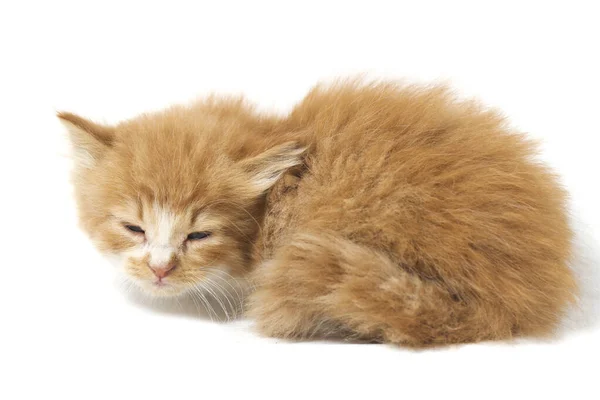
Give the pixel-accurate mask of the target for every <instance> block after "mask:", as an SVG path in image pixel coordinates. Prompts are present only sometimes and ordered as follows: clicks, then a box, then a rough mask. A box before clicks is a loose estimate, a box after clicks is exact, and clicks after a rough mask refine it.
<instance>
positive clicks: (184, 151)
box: [59, 112, 302, 297]
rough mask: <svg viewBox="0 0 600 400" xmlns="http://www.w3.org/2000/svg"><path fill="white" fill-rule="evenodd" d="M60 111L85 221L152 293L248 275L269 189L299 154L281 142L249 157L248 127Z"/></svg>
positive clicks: (207, 286)
mask: <svg viewBox="0 0 600 400" xmlns="http://www.w3.org/2000/svg"><path fill="white" fill-rule="evenodd" d="M59 117H60V118H61V120H62V121H63V122H64V124H65V125H66V126H67V129H68V131H69V133H70V137H71V141H72V143H73V147H74V156H75V161H76V163H75V171H74V178H75V179H74V183H75V189H76V196H77V203H78V207H79V215H80V220H81V226H82V227H83V229H84V230H85V231H86V232H87V233H88V235H89V236H90V238H91V239H92V240H93V242H94V243H95V245H96V246H97V247H98V248H99V250H100V251H101V252H103V253H104V254H106V255H108V256H110V258H111V259H113V260H115V261H116V262H117V265H118V268H120V269H121V271H122V272H124V274H125V276H126V277H127V279H128V280H130V281H131V282H133V283H134V284H135V285H136V286H137V287H139V288H141V289H142V290H143V291H144V292H146V293H149V294H151V295H154V296H161V297H164V296H177V295H181V294H184V293H189V292H192V291H197V290H208V291H209V292H210V290H211V287H214V286H221V287H222V286H223V281H224V280H227V279H230V278H241V277H243V276H244V274H245V273H246V272H247V271H248V269H249V268H250V254H251V251H252V250H253V246H254V244H253V243H254V241H255V240H256V235H257V234H258V232H259V229H260V227H259V224H260V218H261V208H262V206H263V197H264V196H263V195H264V193H265V191H266V190H268V189H269V188H270V187H271V186H272V185H273V184H274V183H275V182H276V181H277V179H278V178H279V177H280V176H281V175H282V174H283V173H284V172H285V171H286V169H288V168H290V167H293V166H294V165H297V164H299V163H300V157H301V154H302V149H299V148H298V147H297V146H295V145H293V144H284V145H280V146H277V147H273V148H271V149H269V150H267V151H265V152H263V153H261V154H258V155H256V156H253V157H244V156H243V155H240V152H239V151H237V150H236V146H238V147H239V146H241V145H240V142H241V140H240V139H241V137H240V136H239V135H243V134H244V133H243V132H231V130H230V129H229V130H225V128H222V127H221V126H219V124H218V123H215V121H214V120H209V121H208V122H206V123H204V124H203V123H201V122H202V121H200V122H199V121H198V120H197V119H196V120H194V123H189V120H188V119H186V118H181V115H179V114H177V113H173V112H165V113H161V114H156V115H153V116H144V117H141V118H139V119H137V120H132V121H128V122H126V123H123V124H120V125H118V126H116V127H106V126H100V125H97V124H94V123H92V122H90V121H87V120H84V119H82V118H80V117H77V116H75V115H72V114H67V113H63V114H59ZM236 140H237V142H236ZM236 143H237V144H236ZM231 154H237V155H236V156H235V157H232V156H231ZM236 158H237V159H236ZM215 283H216V285H215Z"/></svg>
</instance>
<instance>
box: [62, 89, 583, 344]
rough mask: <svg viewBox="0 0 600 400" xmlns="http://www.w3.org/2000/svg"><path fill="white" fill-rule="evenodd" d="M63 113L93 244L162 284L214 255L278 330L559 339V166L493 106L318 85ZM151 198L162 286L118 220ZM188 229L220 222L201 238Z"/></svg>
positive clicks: (211, 264) (145, 213)
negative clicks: (143, 108)
mask: <svg viewBox="0 0 600 400" xmlns="http://www.w3.org/2000/svg"><path fill="white" fill-rule="evenodd" d="M59 117H60V118H61V119H63V120H64V121H65V122H66V124H67V125H68V127H69V131H70V132H71V136H72V138H73V143H74V146H75V153H76V156H78V153H79V156H78V160H83V161H79V162H78V165H77V167H76V170H75V186H76V189H77V199H78V204H79V209H80V216H81V221H82V226H83V228H84V229H85V230H86V231H87V232H88V233H89V234H90V236H91V237H92V239H93V240H94V241H95V243H96V244H97V246H98V247H99V248H100V249H101V250H102V251H105V252H111V253H118V254H125V255H126V257H125V258H126V260H125V269H126V271H127V272H128V273H129V275H130V276H131V277H132V279H134V281H135V282H136V283H138V284H139V285H140V286H142V287H143V288H145V289H146V290H147V291H149V292H151V293H153V294H155V295H175V294H180V293H183V292H188V291H193V290H194V289H193V288H197V287H202V285H203V284H204V282H206V281H207V280H210V278H211V274H210V271H215V269H219V268H225V270H226V271H225V272H226V273H227V274H228V276H230V277H234V278H240V279H241V278H249V279H250V280H251V281H252V283H253V285H254V286H255V287H256V290H255V291H254V292H253V293H252V294H251V296H250V298H249V301H248V314H249V315H250V316H252V317H253V318H255V320H256V323H257V326H258V328H259V329H260V330H261V331H262V332H263V333H265V334H267V335H273V336H280V337H289V338H304V337H311V336H313V335H338V336H339V335H341V336H343V337H354V338H359V339H365V340H376V341H384V342H392V343H398V344H406V345H411V346H426V345H434V344H447V343H461V342H474V341H480V340H491V339H505V338H510V337H513V336H515V335H547V334H549V333H551V332H552V331H553V329H554V327H555V326H556V324H557V322H558V321H559V319H560V317H561V316H562V314H563V312H564V311H565V308H566V306H567V305H568V303H569V302H570V301H572V300H573V297H574V292H575V284H574V281H573V278H572V275H571V272H570V270H569V268H568V265H567V264H568V261H569V258H570V251H571V247H570V246H571V243H570V242H571V231H570V229H569V226H568V224H567V219H566V213H565V193H564V191H563V190H562V189H561V188H560V186H559V185H558V183H557V180H556V178H555V176H554V175H553V174H552V173H551V172H549V171H548V169H547V168H546V167H544V166H543V165H541V164H540V163H539V162H538V161H536V160H535V158H534V156H535V146H534V145H533V144H532V143H531V142H530V141H529V140H528V139H526V138H525V137H524V136H523V135H522V134H520V133H518V132H514V131H512V130H511V129H510V128H508V127H507V125H506V123H505V121H504V120H503V119H502V118H501V117H500V116H499V115H498V114H497V113H495V112H492V111H488V110H485V109H483V108H481V107H480V106H479V105H478V104H476V103H474V102H462V101H458V100H456V99H455V98H454V97H453V96H452V95H451V93H450V92H449V91H448V90H446V89H444V88H439V87H433V88H426V87H417V86H402V85H397V84H392V83H381V84H364V83H356V82H346V83H341V84H337V85H331V86H321V87H317V88H315V89H313V90H312V91H311V92H310V93H309V95H308V96H307V97H306V98H305V99H304V100H303V101H302V102H301V103H300V104H299V105H298V106H297V107H295V108H294V109H293V110H292V112H291V113H290V114H289V115H287V116H285V117H271V116H264V115H259V114H257V113H255V112H254V111H253V110H252V108H251V107H249V106H247V105H246V104H245V103H244V102H243V101H242V100H236V99H221V100H219V99H215V98H211V99H208V100H206V101H203V102H200V103H197V104H194V105H192V106H190V107H174V108H171V109H169V110H166V111H164V112H160V113H155V114H148V115H144V116H141V117H139V118H136V119H133V120H131V121H126V122H123V123H121V124H119V125H117V126H115V127H104V126H102V127H100V126H98V125H96V124H93V123H91V122H89V121H86V120H84V119H82V118H80V117H76V116H74V115H72V114H59ZM157 207H158V208H161V209H168V210H171V212H172V214H173V220H174V222H173V224H172V226H171V225H169V229H171V231H170V233H169V235H170V236H169V240H170V243H171V244H170V245H172V247H173V249H175V250H174V253H173V259H174V260H175V262H176V263H177V268H176V269H175V270H174V271H173V273H172V274H171V275H170V276H169V278H168V281H167V283H168V284H167V288H163V287H161V288H157V287H154V286H153V285H152V283H151V282H152V275H151V271H150V270H149V269H148V268H146V267H147V265H146V264H147V260H146V259H145V258H144V257H143V256H140V254H138V253H135V251H132V249H135V248H139V247H140V246H142V245H143V244H141V243H138V242H136V240H142V239H140V238H134V237H132V235H131V234H130V232H126V231H125V230H124V229H123V224H124V223H126V222H127V223H133V222H135V223H136V224H139V225H144V226H146V225H148V226H152V225H156V222H153V220H152V218H150V217H149V215H151V214H152V210H153V209H155V208H157ZM169 215H170V214H169ZM194 217H196V218H194ZM198 217H200V218H198ZM194 221H200V222H194ZM194 224H196V225H194ZM193 230H203V231H204V230H210V231H211V232H213V236H211V238H210V239H209V240H206V241H205V242H203V243H194V244H189V243H187V242H186V241H185V239H184V238H185V235H186V234H187V232H190V231H193ZM149 232H151V230H149ZM147 235H148V234H147ZM143 240H148V243H149V244H150V245H152V243H151V242H152V240H153V238H152V237H151V236H148V237H147V238H145V239H143ZM212 283H213V284H215V283H216V281H213V282H212ZM220 287H221V289H225V287H224V286H223V285H221V286H220Z"/></svg>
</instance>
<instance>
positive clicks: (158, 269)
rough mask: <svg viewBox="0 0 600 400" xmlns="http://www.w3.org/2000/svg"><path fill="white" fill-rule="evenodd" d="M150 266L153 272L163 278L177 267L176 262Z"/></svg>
mask: <svg viewBox="0 0 600 400" xmlns="http://www.w3.org/2000/svg"><path fill="white" fill-rule="evenodd" d="M148 267H149V268H150V269H151V270H152V273H153V274H154V275H156V277H157V278H159V279H162V278H164V277H165V276H167V275H169V273H171V271H172V270H173V269H174V268H175V263H170V264H165V265H158V266H151V265H149V266H148Z"/></svg>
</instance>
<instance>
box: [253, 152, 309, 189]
mask: <svg viewBox="0 0 600 400" xmlns="http://www.w3.org/2000/svg"><path fill="white" fill-rule="evenodd" d="M305 151H306V147H302V146H299V145H298V144H297V143H295V142H287V143H284V144H281V145H279V146H275V147H273V148H271V149H269V150H267V151H265V152H264V153H261V154H259V155H257V156H255V157H252V158H249V159H246V160H243V161H242V162H241V165H242V167H243V168H244V169H245V170H246V171H247V172H248V173H249V174H250V183H251V185H252V187H253V189H254V190H256V192H257V194H262V193H264V192H265V191H266V190H268V189H270V188H271V187H272V186H273V185H274V184H275V182H277V180H278V179H279V178H281V176H282V175H283V174H284V173H285V172H286V171H287V170H288V169H290V168H292V167H295V166H296V165H300V164H302V162H303V159H302V155H303V154H304V152H305Z"/></svg>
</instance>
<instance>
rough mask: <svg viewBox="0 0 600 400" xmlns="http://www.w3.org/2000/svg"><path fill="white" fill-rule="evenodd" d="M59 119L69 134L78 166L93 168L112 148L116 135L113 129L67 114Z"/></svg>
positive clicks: (61, 114)
mask: <svg viewBox="0 0 600 400" xmlns="http://www.w3.org/2000/svg"><path fill="white" fill-rule="evenodd" d="M57 117H58V118H59V119H60V122H62V124H63V125H64V126H65V127H66V128H67V131H68V132H69V137H70V139H71V144H72V145H73V153H74V155H75V162H76V163H77V165H78V166H81V167H86V168H89V167H92V166H93V165H94V164H95V163H96V161H97V160H98V159H99V158H100V157H102V155H103V154H104V152H105V151H106V150H108V148H109V147H110V146H112V143H113V140H114V134H115V133H114V129H113V128H112V127H109V126H104V125H99V124H96V123H94V122H92V121H89V120H87V119H85V118H82V117H80V116H78V115H75V114H71V113H67V112H59V113H58V114H57Z"/></svg>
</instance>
